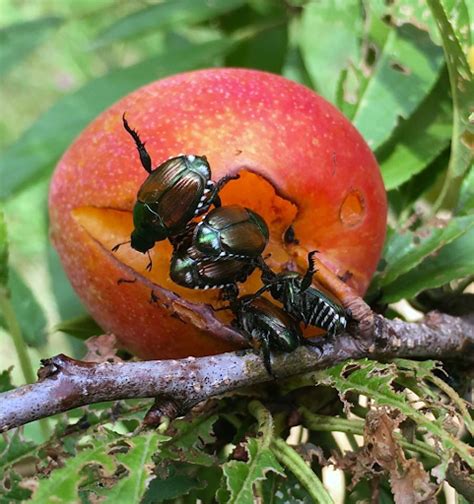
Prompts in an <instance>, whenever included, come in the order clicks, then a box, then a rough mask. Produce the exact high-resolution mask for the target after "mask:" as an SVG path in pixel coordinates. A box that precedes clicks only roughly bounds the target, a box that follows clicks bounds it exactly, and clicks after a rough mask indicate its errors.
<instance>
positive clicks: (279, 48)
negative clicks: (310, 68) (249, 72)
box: [226, 25, 288, 73]
mask: <svg viewBox="0 0 474 504" xmlns="http://www.w3.org/2000/svg"><path fill="white" fill-rule="evenodd" d="M287 44H288V33H287V27H286V25H282V26H274V27H272V28H271V27H269V28H268V29H266V30H261V31H260V32H259V33H257V34H256V35H255V36H254V37H251V38H249V39H247V40H243V41H242V42H241V43H240V44H239V45H238V46H237V47H236V48H235V50H234V51H232V52H231V53H230V54H229V55H228V56H227V58H226V65H227V66H232V67H242V68H258V69H259V70H265V71H267V72H273V73H280V72H281V69H282V67H283V63H284V61H285V55H286V48H287Z"/></svg>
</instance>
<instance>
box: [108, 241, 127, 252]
mask: <svg viewBox="0 0 474 504" xmlns="http://www.w3.org/2000/svg"><path fill="white" fill-rule="evenodd" d="M131 241H132V240H127V241H124V242H122V243H117V245H114V246H113V247H112V248H111V250H112V252H117V250H118V249H119V248H120V247H121V246H122V245H126V244H127V243H131Z"/></svg>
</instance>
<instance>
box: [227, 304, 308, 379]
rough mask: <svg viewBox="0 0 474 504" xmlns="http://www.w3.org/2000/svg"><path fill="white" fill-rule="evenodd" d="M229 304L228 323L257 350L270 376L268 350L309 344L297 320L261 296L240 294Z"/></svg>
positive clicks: (286, 350)
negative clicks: (239, 331)
mask: <svg viewBox="0 0 474 504" xmlns="http://www.w3.org/2000/svg"><path fill="white" fill-rule="evenodd" d="M229 308H230V309H231V310H232V312H233V313H234V315H235V319H234V320H233V322H232V325H233V326H234V327H236V328H237V329H240V330H241V332H242V333H243V334H244V336H245V337H246V338H247V339H248V341H249V343H250V345H251V346H252V347H253V348H254V349H256V350H260V351H261V353H262V358H263V363H264V365H265V368H266V370H267V371H268V374H270V375H272V376H275V375H274V374H273V372H272V366H271V354H270V352H271V351H273V350H276V351H281V352H292V351H293V350H295V349H296V348H298V347H299V346H300V345H304V344H311V343H310V342H307V341H306V339H305V338H304V337H303V334H302V332H301V329H300V326H299V323H298V322H297V321H296V320H295V319H294V318H293V317H291V316H290V315H289V314H288V313H286V312H285V311H284V310H282V309H281V308H279V307H278V306H276V305H275V304H273V303H272V302H271V301H269V300H268V299H266V298H264V297H255V296H254V295H249V296H242V297H241V298H238V299H235V300H233V301H231V303H230V306H229Z"/></svg>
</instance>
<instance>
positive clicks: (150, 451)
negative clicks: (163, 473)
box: [103, 432, 168, 504]
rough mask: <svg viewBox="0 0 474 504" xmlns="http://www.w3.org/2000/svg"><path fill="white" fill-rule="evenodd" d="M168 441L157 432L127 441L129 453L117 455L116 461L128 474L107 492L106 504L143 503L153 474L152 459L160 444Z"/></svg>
mask: <svg viewBox="0 0 474 504" xmlns="http://www.w3.org/2000/svg"><path fill="white" fill-rule="evenodd" d="M167 439H168V438H167V437H164V436H160V435H159V434H157V433H156V432H148V433H145V434H142V435H140V436H134V437H131V438H129V439H128V440H127V443H128V444H130V449H129V451H128V452H127V453H125V454H118V455H116V460H117V462H118V463H120V464H122V465H123V466H124V467H125V468H126V469H127V471H128V474H127V475H126V476H124V477H123V478H121V479H120V480H119V481H118V482H117V484H116V485H115V486H114V487H112V488H111V489H110V490H109V491H108V492H107V498H106V499H105V500H104V501H103V503H104V504H105V503H107V504H116V503H119V502H130V503H135V502H137V503H138V502H140V501H141V498H142V497H143V495H144V493H145V491H146V489H147V482H148V479H149V478H150V476H151V474H152V469H153V465H152V457H153V455H154V454H155V453H156V451H157V449H158V445H159V443H160V442H163V441H165V440H167Z"/></svg>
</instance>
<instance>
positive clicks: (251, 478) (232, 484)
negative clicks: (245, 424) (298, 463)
mask: <svg viewBox="0 0 474 504" xmlns="http://www.w3.org/2000/svg"><path fill="white" fill-rule="evenodd" d="M246 450H247V454H248V461H247V462H241V461H238V460H232V461H230V462H227V463H226V464H224V466H223V469H224V474H225V477H226V481H227V488H228V490H229V492H230V496H229V498H228V500H226V502H228V503H236V504H237V503H238V504H245V503H247V502H253V500H254V495H253V488H254V485H255V483H256V482H257V481H261V480H264V479H265V478H266V474H267V473H268V472H269V471H272V472H275V473H277V474H279V475H283V474H284V472H283V468H282V467H281V465H280V463H279V462H278V460H277V459H276V458H275V456H274V455H273V453H272V451H271V450H270V449H269V448H268V447H267V446H264V445H263V444H262V443H261V442H259V441H257V439H255V438H250V439H249V440H248V442H247V445H246ZM221 502H222V501H221Z"/></svg>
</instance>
